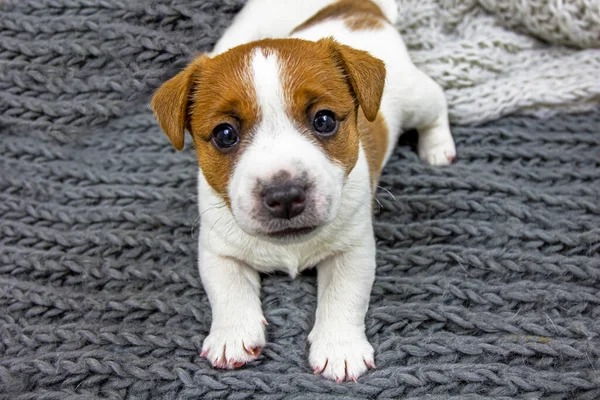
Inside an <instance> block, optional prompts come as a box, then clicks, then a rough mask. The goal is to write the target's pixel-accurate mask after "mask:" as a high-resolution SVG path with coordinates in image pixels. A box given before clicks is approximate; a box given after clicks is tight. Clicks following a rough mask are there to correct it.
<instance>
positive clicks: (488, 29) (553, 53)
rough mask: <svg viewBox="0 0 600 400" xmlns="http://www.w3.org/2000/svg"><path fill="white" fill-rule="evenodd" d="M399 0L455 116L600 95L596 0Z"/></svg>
mask: <svg viewBox="0 0 600 400" xmlns="http://www.w3.org/2000/svg"><path fill="white" fill-rule="evenodd" d="M397 1H398V4H399V9H400V17H399V21H398V24H397V26H398V28H399V30H400V31H401V33H402V34H403V36H404V40H405V41H406V44H407V46H408V48H409V50H410V52H411V55H412V57H413V60H414V62H415V64H417V65H418V66H419V67H420V68H421V69H423V70H424V71H425V72H426V73H428V74H429V75H430V76H431V77H432V78H433V79H435V80H436V81H437V82H439V83H440V84H441V85H442V86H443V87H444V89H445V91H446V96H447V99H448V105H449V113H450V119H451V121H452V122H454V123H458V124H472V123H481V122H485V121H489V120H492V119H496V118H498V117H501V116H503V115H507V114H512V113H518V114H527V115H535V116H537V117H547V116H549V115H550V114H553V113H556V112H559V111H583V110H590V109H592V108H594V107H596V105H597V104H598V103H599V102H600V0H397Z"/></svg>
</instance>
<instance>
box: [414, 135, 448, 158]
mask: <svg viewBox="0 0 600 400" xmlns="http://www.w3.org/2000/svg"><path fill="white" fill-rule="evenodd" d="M423 139H424V140H421V137H419V157H421V159H422V160H423V161H425V162H426V163H427V164H429V165H436V166H441V165H450V164H451V163H452V161H454V159H455V158H456V147H455V146H454V140H453V139H452V136H450V135H443V136H442V137H441V138H440V137H428V138H423ZM436 139H437V140H436Z"/></svg>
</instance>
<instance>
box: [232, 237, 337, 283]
mask: <svg viewBox="0 0 600 400" xmlns="http://www.w3.org/2000/svg"><path fill="white" fill-rule="evenodd" d="M237 249H238V251H237V252H236V253H238V254H236V255H235V257H236V258H238V257H239V258H240V259H242V260H243V261H244V262H245V263H247V264H248V265H250V266H251V267H252V268H254V269H256V270H257V271H259V272H264V273H271V272H277V271H278V272H285V273H288V274H289V275H290V276H292V277H295V276H296V275H298V274H299V273H300V272H302V271H303V270H305V269H308V268H312V267H314V266H315V265H317V264H318V263H319V262H321V261H323V260H324V259H326V258H328V257H331V256H332V255H333V254H335V253H336V251H337V250H339V249H337V246H336V245H335V244H333V243H329V242H328V241H324V240H320V241H319V240H314V241H312V240H311V241H309V242H307V243H303V244H297V245H278V244H272V243H268V242H263V243H255V244H254V245H252V246H247V247H246V248H244V249H243V251H239V250H242V248H240V247H238V248H237Z"/></svg>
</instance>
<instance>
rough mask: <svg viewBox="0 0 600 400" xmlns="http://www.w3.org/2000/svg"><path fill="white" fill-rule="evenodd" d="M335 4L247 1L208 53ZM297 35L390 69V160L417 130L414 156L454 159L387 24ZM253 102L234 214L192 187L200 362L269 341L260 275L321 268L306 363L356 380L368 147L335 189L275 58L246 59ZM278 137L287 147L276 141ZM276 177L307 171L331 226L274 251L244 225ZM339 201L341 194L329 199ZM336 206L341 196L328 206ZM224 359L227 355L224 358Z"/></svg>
mask: <svg viewBox="0 0 600 400" xmlns="http://www.w3.org/2000/svg"><path fill="white" fill-rule="evenodd" d="M333 2H334V0H287V1H282V0H249V1H248V3H247V4H246V6H245V7H244V9H243V10H242V11H241V12H240V13H239V14H238V16H237V17H236V18H235V20H234V23H233V25H232V26H231V27H230V28H229V29H228V30H227V31H226V32H225V34H224V35H223V37H222V38H221V40H220V41H219V42H218V43H217V45H216V46H215V49H214V50H213V53H212V54H213V55H214V54H218V53H221V52H223V51H226V50H228V49H230V48H232V47H234V46H237V45H240V44H243V43H246V42H249V41H253V40H258V39H263V38H280V37H287V36H288V35H289V34H290V32H291V31H292V30H293V29H294V28H295V27H296V26H298V25H300V24H301V23H302V22H304V21H305V20H306V19H308V18H309V17H311V16H312V15H314V14H315V13H316V12H317V11H319V9H320V8H322V7H324V6H326V5H328V4H331V3H333ZM376 3H377V4H379V5H380V7H381V8H382V10H383V11H384V13H385V14H386V16H387V17H388V19H389V20H390V21H392V22H395V21H396V18H397V12H398V11H397V7H396V3H395V0H377V1H376ZM294 36H295V37H298V38H302V39H306V40H318V39H321V38H323V37H328V36H333V37H334V38H335V39H336V40H338V41H339V42H341V43H344V44H347V45H349V46H351V47H354V48H357V49H362V50H365V51H368V52H369V53H371V54H372V55H373V56H375V57H377V58H380V59H381V60H383V61H384V62H385V64H386V70H387V78H386V86H385V89H384V94H383V98H382V104H381V108H380V112H381V113H382V115H383V117H384V118H385V121H386V122H387V124H388V131H389V135H390V137H389V143H390V146H389V148H388V150H387V156H386V160H387V158H388V157H389V155H390V154H391V152H392V148H393V145H394V143H395V142H396V139H397V137H398V135H399V134H400V132H401V130H402V129H403V128H409V127H410V128H417V129H418V130H419V132H420V135H421V137H420V143H419V154H420V155H421V157H422V158H423V159H424V160H425V161H427V162H429V163H431V164H436V165H442V164H447V163H449V162H450V159H451V158H453V157H454V155H455V149H454V142H453V140H452V136H451V134H450V130H449V128H448V121H447V115H446V114H447V109H446V101H445V99H444V95H443V92H442V90H441V88H440V87H439V86H438V85H437V84H436V83H434V82H433V81H432V80H431V79H430V78H429V77H427V76H426V75H425V74H423V73H422V72H421V71H419V70H418V69H417V68H415V67H414V65H413V64H412V62H411V60H410V58H409V55H408V53H407V51H406V48H405V46H404V43H403V41H402V38H401V37H400V35H399V34H398V32H397V31H396V29H395V28H394V27H393V26H392V25H391V24H390V25H387V26H386V27H385V28H384V29H380V30H370V31H351V30H349V29H348V28H347V27H346V26H345V24H344V23H343V22H341V21H335V20H330V21H325V22H323V23H320V24H318V25H315V26H312V27H310V28H308V29H305V30H303V31H300V32H297V33H296V34H295V35H294ZM250 68H251V70H252V77H253V83H254V85H255V90H256V93H257V100H258V103H259V104H258V105H259V107H260V108H261V112H262V113H263V114H264V118H263V119H262V121H261V124H260V126H259V127H258V128H257V129H256V131H255V135H256V137H254V138H253V141H252V144H251V145H250V146H249V147H248V148H247V149H246V150H245V152H244V154H243V155H242V157H241V158H240V160H239V162H238V165H237V166H236V168H235V170H234V171H235V172H234V174H233V176H232V179H231V181H230V186H229V195H230V198H231V199H232V200H231V201H232V209H233V214H232V213H231V212H230V211H229V209H228V208H227V207H225V206H224V201H223V199H222V198H221V197H219V195H218V194H216V193H215V192H214V190H213V189H212V188H211V187H210V185H208V183H207V182H206V180H205V178H204V176H203V175H202V171H200V174H199V179H198V197H199V209H200V214H201V218H202V223H201V230H200V238H199V254H200V256H199V269H200V274H201V277H202V281H203V284H204V287H205V289H206V292H207V295H208V298H209V300H210V303H211V307H212V312H213V322H212V326H211V331H210V334H209V336H208V337H207V338H206V340H205V342H204V347H203V354H205V355H206V356H207V357H208V358H209V360H210V361H211V362H212V363H213V364H214V365H217V366H221V367H230V368H231V367H235V366H237V364H236V363H239V362H246V361H250V360H252V359H254V358H256V354H251V353H249V352H247V351H245V350H244V345H245V346H246V347H248V346H254V347H260V346H262V345H264V343H265V336H264V327H263V325H262V323H261V321H263V314H262V310H261V307H260V298H259V291H260V279H259V276H258V272H257V271H259V272H272V271H275V270H283V271H286V272H288V273H289V274H290V275H291V276H295V275H296V274H298V273H299V272H300V271H302V270H303V269H305V268H309V267H312V266H315V265H317V268H318V306H317V313H316V321H315V326H314V327H313V329H312V331H311V333H310V335H309V340H310V342H311V349H310V355H309V361H310V364H311V366H312V367H313V368H314V369H315V371H316V372H321V373H323V375H324V376H326V377H328V378H331V379H336V380H343V379H345V378H348V379H350V378H357V377H358V376H360V375H361V374H362V373H364V372H365V371H366V369H367V364H369V365H370V364H372V363H373V348H372V347H371V345H370V344H369V343H368V341H367V339H366V337H365V333H364V317H365V313H366V310H367V307H368V300H369V296H370V290H371V286H372V283H373V279H374V274H375V240H374V236H373V228H372V214H371V190H372V189H371V185H370V177H369V169H368V164H367V161H366V156H365V153H364V150H363V149H362V148H360V150H359V158H358V161H357V163H356V165H355V167H354V169H353V170H352V172H351V173H350V174H349V175H348V177H347V178H346V181H345V182H344V181H343V171H342V170H341V168H339V167H337V166H336V165H335V164H333V163H332V162H330V161H329V160H328V159H327V157H325V155H324V154H323V153H322V151H321V150H320V149H319V148H318V147H317V146H316V145H314V144H313V143H311V141H310V140H308V139H307V138H306V137H304V136H303V135H302V134H301V133H300V132H297V131H296V129H295V128H294V125H293V124H292V123H291V122H290V120H289V119H288V117H287V115H286V113H285V111H284V99H283V93H282V88H281V71H280V70H279V68H280V67H279V63H278V60H277V57H276V56H264V54H262V52H257V53H255V54H254V55H253V58H252V60H251V62H250ZM274 132H276V136H277V138H281V137H285V140H275V138H274V137H273V133H274ZM280 170H286V171H288V172H289V173H290V174H292V175H295V174H298V173H301V172H302V171H308V172H310V173H312V174H318V175H317V176H314V178H315V182H317V184H318V185H320V186H319V188H317V192H318V196H321V197H322V198H326V197H327V196H328V195H331V194H332V193H333V194H334V196H333V197H331V196H330V197H331V199H333V200H332V201H333V203H335V202H336V201H337V203H338V204H339V206H338V205H336V204H334V205H333V207H331V210H330V212H329V211H327V210H326V209H325V207H324V206H325V205H324V204H323V206H322V210H321V211H322V212H324V213H325V214H327V212H329V214H328V215H324V216H323V218H324V220H326V221H327V222H328V224H326V225H325V226H323V227H322V228H321V229H320V230H318V231H317V232H315V233H314V234H312V235H310V236H309V237H307V238H306V239H305V240H303V241H298V242H291V243H284V244H282V243H274V242H272V241H269V240H266V239H263V238H261V237H260V236H256V235H252V234H249V232H250V233H253V232H254V231H255V230H256V229H257V227H256V226H255V224H254V223H253V222H252V220H251V218H249V214H248V210H250V209H252V200H251V199H250V198H249V196H248V190H250V187H251V186H249V185H252V184H253V182H255V181H256V179H261V178H267V177H268V176H270V175H272V174H275V173H277V172H278V171H280ZM336 196H337V197H336ZM336 199H337V200H336ZM223 355H224V356H225V359H224V360H223V359H221V358H220V357H222V356H223Z"/></svg>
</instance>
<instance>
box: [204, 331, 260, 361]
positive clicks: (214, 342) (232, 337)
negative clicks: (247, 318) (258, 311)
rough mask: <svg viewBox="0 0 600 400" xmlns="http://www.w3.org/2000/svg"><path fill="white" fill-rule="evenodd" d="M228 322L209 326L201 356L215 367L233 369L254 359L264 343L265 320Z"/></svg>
mask: <svg viewBox="0 0 600 400" xmlns="http://www.w3.org/2000/svg"><path fill="white" fill-rule="evenodd" d="M262 321H263V322H262V323H261V322H260V320H259V321H258V322H252V323H249V322H246V323H230V324H229V325H219V326H214V324H213V326H212V327H211V328H210V334H209V335H208V336H207V337H206V339H204V343H203V344H202V353H201V354H200V355H201V356H202V357H206V359H207V360H208V361H210V363H211V364H212V365H213V367H216V368H223V369H234V368H239V367H241V366H243V365H244V364H246V363H247V362H250V361H253V360H256V358H258V356H259V355H260V352H261V350H262V348H263V346H264V345H265V327H264V325H266V321H265V320H262Z"/></svg>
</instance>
